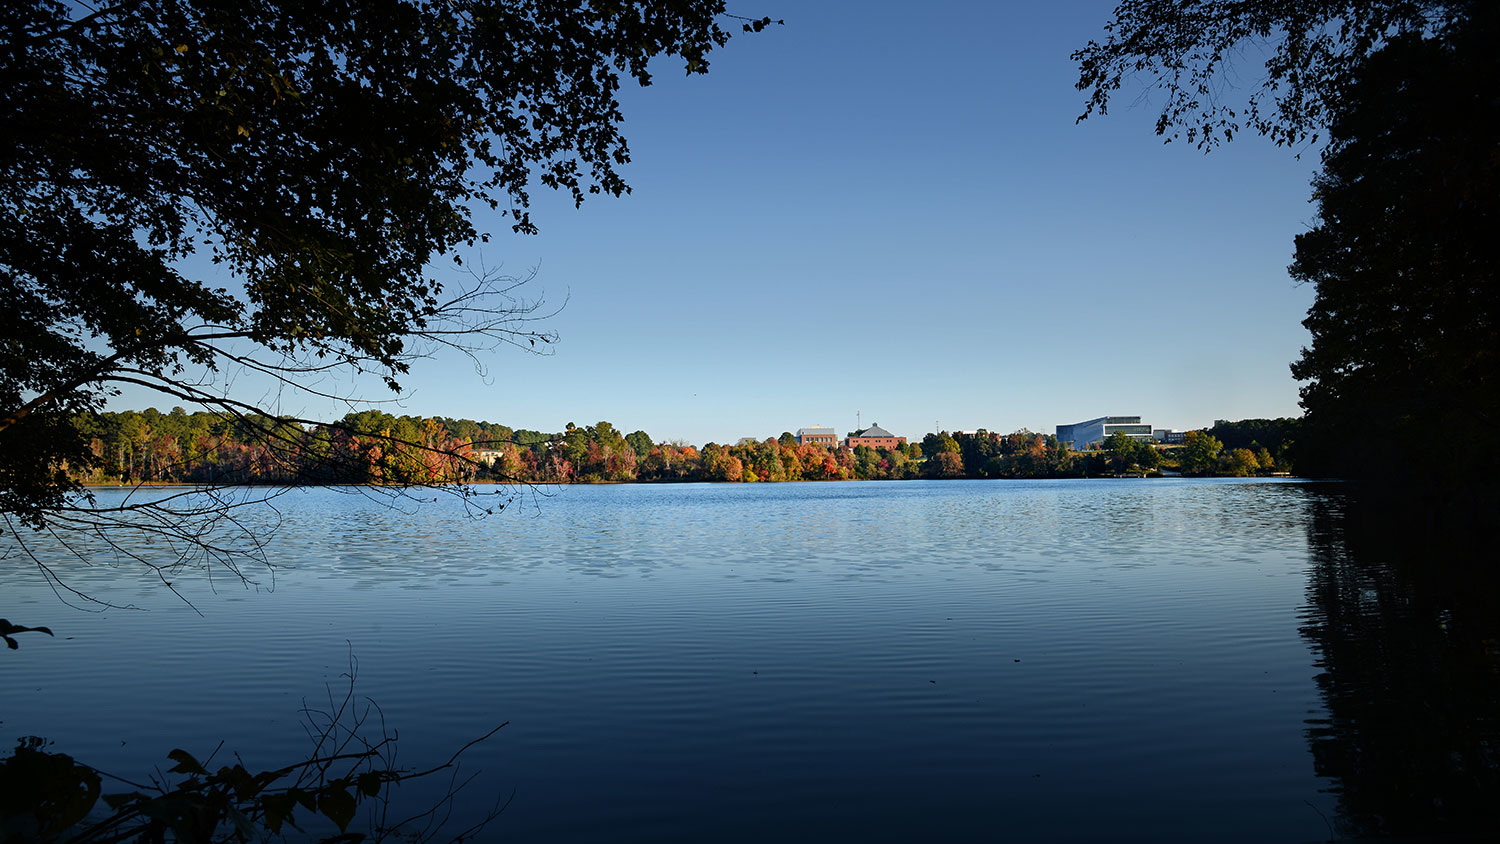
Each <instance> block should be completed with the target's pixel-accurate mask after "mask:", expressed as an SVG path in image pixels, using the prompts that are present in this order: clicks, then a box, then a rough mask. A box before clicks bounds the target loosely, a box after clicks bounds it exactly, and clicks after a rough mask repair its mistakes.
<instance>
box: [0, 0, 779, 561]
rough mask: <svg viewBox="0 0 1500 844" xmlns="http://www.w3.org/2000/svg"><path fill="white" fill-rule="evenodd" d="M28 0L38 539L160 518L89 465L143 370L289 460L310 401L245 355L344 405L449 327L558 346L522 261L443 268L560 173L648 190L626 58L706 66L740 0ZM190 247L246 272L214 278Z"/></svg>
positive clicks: (18, 520) (22, 142)
mask: <svg viewBox="0 0 1500 844" xmlns="http://www.w3.org/2000/svg"><path fill="white" fill-rule="evenodd" d="M0 9H3V10H0V31H3V32H4V33H5V35H4V46H3V48H0V88H3V90H4V92H5V94H4V97H3V98H0V127H3V130H0V131H3V133H4V141H3V143H0V204H3V208H4V212H3V213H0V324H3V332H4V335H3V336H4V338H5V341H4V344H3V345H0V513H3V516H4V517H5V519H6V520H7V521H8V522H10V527H11V529H12V530H14V529H15V528H16V527H18V526H19V525H25V526H29V527H32V528H41V527H47V528H49V529H58V528H68V527H79V526H83V527H90V528H99V527H110V528H114V527H118V526H120V525H121V524H122V523H125V522H130V521H131V520H132V519H133V517H134V516H135V515H139V514H140V512H141V511H140V510H135V511H132V512H130V513H122V512H119V511H117V510H115V511H105V512H103V513H102V514H101V511H99V510H95V509H93V508H92V507H90V506H89V501H88V500H87V497H86V496H80V495H79V489H78V486H77V484H76V482H75V481H74V480H73V477H72V476H71V475H70V474H69V472H68V471H67V468H68V467H74V468H77V467H91V466H94V465H96V463H97V462H98V461H99V460H100V459H101V455H96V454H94V453H93V451H92V450H91V449H90V441H89V439H88V438H87V437H86V436H85V435H84V433H82V432H80V430H79V429H78V428H77V427H76V426H74V425H73V424H72V419H73V418H74V417H75V416H77V415H79V414H89V413H92V412H95V411H97V410H98V409H99V408H100V407H101V406H102V405H103V402H104V401H105V400H106V399H107V398H108V397H109V396H110V395H112V394H113V393H114V392H116V391H117V389H118V388H119V387H121V386H123V385H134V386H136V387H144V388H147V389H149V390H153V391H155V392H157V393H159V394H161V395H164V396H168V397H171V398H172V399H173V400H175V401H179V402H182V403H185V404H195V405H197V406H200V407H203V408H205V409H209V410H215V411H220V412H223V413H224V414H227V415H229V416H233V417H235V418H237V419H238V420H239V421H240V423H241V424H243V425H247V426H251V427H257V428H259V429H261V430H260V432H259V433H260V434H261V435H262V436H263V438H264V440H265V443H266V445H265V448H266V451H265V452H264V454H266V455H270V457H271V459H272V460H273V462H276V461H278V460H283V462H284V455H285V454H286V453H288V452H291V453H295V451H296V449H297V448H298V446H299V444H300V439H299V438H298V437H295V436H293V435H292V433H293V432H292V431H291V430H290V429H291V428H292V427H297V426H305V425H307V424H310V423H311V422H312V420H298V419H287V418H284V417H277V416H276V415H275V414H271V413H268V412H265V411H266V409H265V408H261V407H259V406H257V405H255V404H253V403H246V402H243V401H240V400H238V399H235V398H233V397H230V396H229V395H228V391H227V389H226V388H225V386H224V383H223V381H222V380H221V377H220V376H221V374H222V373H224V372H225V371H226V370H231V369H232V370H248V371H251V372H256V373H260V374H261V375H263V376H267V377H269V378H272V379H275V380H276V381H279V382H280V384H281V386H283V387H288V388H291V389H302V390H307V391H308V392H309V393H310V394H312V395H317V396H323V397H325V398H327V396H324V395H323V393H322V392H321V391H322V390H323V389H324V387H323V386H322V385H323V384H326V383H328V382H327V380H326V379H327V377H328V375H329V373H330V372H337V371H342V372H344V373H355V372H367V373H374V374H377V375H379V376H380V377H381V378H382V379H383V380H384V382H385V384H386V385H387V386H388V387H389V388H390V389H391V390H393V391H399V389H400V383H399V380H398V379H399V378H400V377H401V376H402V375H403V374H404V373H406V372H407V370H408V366H409V364H410V361H411V360H412V358H413V357H415V356H420V355H423V354H426V353H428V352H430V351H431V350H433V349H434V348H437V347H444V346H446V347H453V348H457V349H459V350H461V351H463V352H466V353H468V354H470V355H471V356H473V355H477V354H479V353H481V352H484V351H488V350H490V349H492V348H494V347H496V346H498V345H503V344H513V345H519V346H520V347H521V348H523V349H528V350H529V349H535V348H541V347H545V346H546V345H547V344H549V343H550V342H551V341H552V339H553V338H552V336H551V335H550V334H549V333H547V332H545V331H541V330H538V329H537V328H536V327H535V324H534V323H533V321H532V320H534V319H535V318H537V317H538V316H540V314H539V312H538V311H537V308H538V303H537V302H536V301H534V300H531V299H527V298H525V297H523V295H522V291H521V290H520V288H519V285H520V283H521V282H522V281H524V279H520V280H517V279H508V278H499V277H496V276H494V275H493V274H490V273H487V272H484V271H482V270H481V271H478V272H474V273H472V274H470V276H469V280H468V281H467V282H465V283H462V284H458V285H456V286H455V285H445V284H444V283H443V281H442V280H440V279H439V278H438V277H437V273H435V272H434V271H433V270H432V269H431V266H430V265H431V263H432V262H433V261H434V260H435V259H438V258H448V259H451V260H452V261H453V262H454V263H455V264H457V263H460V262H461V259H460V255H459V251H460V250H462V249H466V248H470V247H475V246H477V245H478V244H480V243H482V242H483V241H485V240H486V239H487V234H486V232H485V230H484V229H483V227H482V224H480V223H477V222H476V220H475V217H474V214H475V212H474V209H476V208H485V207H488V208H489V209H493V210H498V211H499V213H500V215H501V219H502V220H505V221H506V222H508V223H509V224H510V225H511V227H512V228H514V229H515V230H516V231H520V232H531V231H534V230H535V229H536V226H535V224H534V223H533V221H532V220H531V218H530V216H529V214H528V211H527V208H528V203H529V199H530V190H531V189H532V187H533V186H534V185H536V184H541V185H544V186H546V187H549V188H552V189H556V190H560V191H563V192H565V193H567V194H568V195H570V196H571V197H572V198H573V200H574V201H575V202H578V203H581V202H582V201H583V200H584V198H585V197H587V196H588V195H590V194H600V193H604V194H611V195H619V194H621V193H624V192H626V191H627V190H628V186H627V185H626V183H625V181H624V179H623V178H622V176H621V175H620V172H619V168H620V166H621V165H623V164H624V163H626V162H627V161H628V160H629V149H628V147H627V146H626V142H625V138H624V136H623V135H622V134H621V129H620V122H621V112H620V104H619V100H618V96H617V94H618V89H619V86H620V84H621V81H622V79H626V78H633V79H634V80H636V81H637V82H638V83H639V84H642V85H646V84H649V83H650V81H651V70H650V63H651V60H652V59H653V58H655V57H659V56H674V57H677V58H678V59H679V60H680V61H681V62H682V65H681V66H683V67H685V69H686V71H687V72H688V73H703V72H705V71H706V70H707V68H708V61H707V56H708V54H709V53H710V52H711V51H712V50H713V49H714V48H716V47H719V46H722V45H723V44H724V43H725V42H726V41H727V40H728V38H729V35H728V33H727V31H726V30H724V29H723V28H721V27H720V25H719V20H720V16H721V15H722V13H723V11H724V3H723V0H676V2H666V3H659V2H646V0H624V2H619V3H607V4H568V3H555V2H552V1H551V0H453V2H443V3H424V2H416V0H359V1H358V2H354V0H341V1H340V2H329V3H292V2H285V0H216V2H201V0H132V2H105V3H102V4H98V5H88V4H65V3H58V2H51V0H18V2H13V3H6V4H4V6H3V7H0ZM767 23H769V21H768V20H760V21H745V22H744V24H743V27H744V29H746V30H759V29H762V28H763V27H764V26H765V25H766V24H767ZM190 256H198V257H199V258H201V259H207V260H211V261H212V262H213V263H216V264H219V265H221V266H222V267H223V268H224V269H226V270H227V271H228V272H229V273H231V274H232V276H233V277H234V279H235V284H234V285H232V286H229V287H216V286H215V284H214V283H213V282H211V281H209V280H208V278H207V277H206V276H203V275H198V274H197V273H201V271H202V270H201V268H202V266H203V263H202V262H200V263H194V262H189V261H187V259H188V258H189V257H190ZM477 364H478V360H477V358H476V365H477ZM275 392H276V391H275V390H273V391H272V395H274V394H275ZM334 398H343V399H349V400H354V399H357V398H358V397H357V396H334ZM393 436H394V435H393ZM416 442H417V443H420V444H421V445H423V446H424V447H427V444H426V443H422V442H421V441H420V440H418V441H416ZM407 444H411V443H407ZM160 457H163V458H165V457H167V456H166V455H162V456H160ZM155 459H156V457H153V460H155ZM226 504H227V502H224V501H220V502H217V503H211V504H208V505H194V507H195V509H194V510H192V511H191V512H189V511H187V510H176V511H174V510H172V509H171V508H166V509H161V508H158V509H157V512H155V513H154V514H151V515H150V517H149V518H148V520H147V521H149V522H150V529H151V530H153V531H158V532H161V533H165V534H169V535H170V534H173V533H174V532H175V533H176V535H177V536H178V537H179V538H184V539H189V540H193V539H196V538H198V537H199V536H201V533H200V530H201V527H199V526H189V525H188V523H189V522H192V517H193V516H195V515H196V516H201V517H211V516H212V514H213V513H215V512H219V511H221V510H222V507H223V506H224V505H226ZM147 509H149V507H148V508H147ZM135 523H136V524H139V521H137V522H135Z"/></svg>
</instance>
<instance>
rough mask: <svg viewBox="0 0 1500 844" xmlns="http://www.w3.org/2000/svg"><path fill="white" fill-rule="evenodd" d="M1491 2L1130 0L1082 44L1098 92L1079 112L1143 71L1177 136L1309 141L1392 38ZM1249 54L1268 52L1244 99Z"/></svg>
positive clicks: (1082, 63)
mask: <svg viewBox="0 0 1500 844" xmlns="http://www.w3.org/2000/svg"><path fill="white" fill-rule="evenodd" d="M1482 2H1484V0H1125V2H1121V3H1120V4H1119V5H1118V6H1116V7H1115V10H1114V15H1113V18H1112V19H1111V20H1110V21H1109V22H1108V23H1107V24H1106V25H1105V32H1106V35H1105V37H1104V38H1103V40H1102V41H1090V42H1089V43H1088V45H1087V46H1085V47H1084V48H1083V49H1081V50H1078V51H1076V52H1075V53H1073V60H1074V61H1076V62H1078V65H1079V77H1078V89H1079V90H1081V91H1085V92H1087V93H1088V102H1087V105H1086V106H1085V108H1084V112H1083V114H1082V115H1080V116H1079V118H1078V119H1079V120H1084V119H1086V118H1088V117H1089V116H1090V115H1092V114H1094V113H1096V112H1097V113H1099V114H1105V113H1107V112H1108V110H1109V104H1110V102H1111V100H1113V99H1116V98H1118V97H1119V96H1120V91H1121V89H1122V88H1123V87H1124V86H1125V84H1126V83H1127V82H1128V81H1134V82H1140V83H1142V84H1143V85H1144V86H1146V87H1153V88H1159V89H1161V91H1162V92H1163V93H1164V95H1165V97H1166V99H1165V102H1164V103H1163V104H1162V107H1161V111H1160V113H1159V114H1158V116H1157V120H1156V133H1157V134H1158V135H1163V136H1165V137H1167V139H1168V140H1173V139H1176V138H1182V139H1184V140H1186V141H1187V142H1188V143H1190V144H1194V145H1196V146H1198V147H1199V148H1202V149H1208V148H1211V147H1213V146H1215V145H1216V144H1219V143H1221V142H1224V141H1228V140H1231V139H1233V137H1234V135H1235V133H1236V132H1239V131H1241V130H1242V129H1249V130H1251V131H1254V132H1257V133H1259V134H1262V135H1267V136H1269V137H1270V138H1271V139H1273V140H1274V141H1276V143H1278V144H1284V145H1290V144H1299V143H1302V142H1303V141H1306V140H1309V139H1310V138H1311V139H1315V138H1316V135H1317V133H1318V132H1319V131H1320V130H1321V129H1322V128H1323V126H1325V125H1326V124H1327V123H1328V121H1329V120H1330V118H1331V117H1332V115H1334V114H1336V113H1337V111H1338V107H1339V103H1340V100H1341V98H1342V96H1343V90H1344V88H1345V86H1346V85H1347V84H1348V83H1349V81H1350V80H1351V79H1352V78H1353V76H1354V75H1355V74H1356V73H1357V72H1358V71H1359V69H1360V68H1361V67H1362V66H1363V65H1364V63H1365V61H1366V60H1367V59H1368V58H1369V57H1370V56H1371V55H1372V54H1374V53H1375V52H1377V51H1378V50H1380V49H1381V48H1382V47H1383V46H1385V45H1386V44H1387V43H1389V42H1390V41H1391V39H1393V38H1399V37H1402V36H1405V35H1410V34H1414V33H1442V32H1446V31H1448V30H1449V29H1450V28H1451V27H1453V26H1454V25H1455V23H1456V22H1458V21H1460V20H1461V19H1462V18H1463V17H1464V16H1465V15H1466V14H1467V12H1468V10H1469V8H1470V7H1472V6H1474V5H1476V4H1477V3H1482ZM1252 54H1254V56H1253V59H1251V55H1252ZM1246 59H1251V60H1252V61H1253V60H1260V61H1261V62H1262V68H1261V70H1262V71H1263V76H1261V77H1260V78H1259V79H1254V77H1251V78H1252V79H1254V81H1253V82H1252V84H1251V85H1249V86H1246V87H1248V90H1249V93H1248V95H1246V96H1245V99H1244V100H1243V101H1242V102H1241V101H1239V100H1238V97H1239V96H1241V94H1240V93H1239V90H1240V89H1241V85H1240V84H1239V82H1238V79H1239V77H1240V72H1239V70H1240V69H1239V68H1237V67H1236V64H1237V63H1238V62H1240V61H1242V60H1246ZM1246 75H1249V74H1248V73H1247V74H1246ZM1132 99H1133V97H1132Z"/></svg>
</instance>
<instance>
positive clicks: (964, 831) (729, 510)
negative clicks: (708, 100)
mask: <svg viewBox="0 0 1500 844" xmlns="http://www.w3.org/2000/svg"><path fill="white" fill-rule="evenodd" d="M552 493H553V494H552V495H551V496H550V497H547V498H543V499H530V498H528V499H527V500H526V501H525V502H523V503H521V504H518V505H517V506H515V507H513V508H511V509H508V510H507V511H506V512H505V513H504V514H501V515H495V516H491V517H488V518H483V519H477V520H476V519H470V518H466V517H465V516H464V514H463V510H462V508H461V507H459V506H458V505H457V503H456V502H454V501H452V500H450V499H448V498H447V497H446V496H444V497H441V500H438V501H437V502H435V503H432V504H428V505H423V506H413V505H411V504H410V503H399V504H397V506H394V507H393V506H390V505H389V504H388V503H386V502H383V501H379V500H376V501H372V500H371V499H369V498H367V497H365V496H362V495H360V494H355V493H351V492H349V491H333V490H308V491H301V492H294V493H291V494H289V495H287V496H284V497H282V498H280V499H279V500H278V501H277V504H276V507H277V510H278V511H279V526H278V527H277V528H276V531H275V535H274V537H273V538H272V541H271V545H270V550H269V554H270V557H271V559H272V560H273V561H274V562H275V563H277V564H278V569H277V571H276V573H275V577H274V587H273V580H272V578H271V577H270V576H269V575H268V574H267V573H266V572H264V571H263V570H255V569H254V568H253V567H252V568H251V569H249V571H250V573H251V574H252V576H254V577H255V578H256V579H257V580H258V581H260V583H259V586H258V587H254V588H249V589H247V588H244V587H242V586H241V585H239V584H238V583H237V582H235V581H233V580H230V579H226V578H223V577H221V576H220V577H216V578H215V579H214V581H213V583H212V584H210V582H209V581H208V580H207V579H206V578H205V577H204V576H203V575H202V574H201V573H196V574H195V573H189V572H183V573H181V574H179V575H177V576H176V579H175V580H174V583H175V585H177V586H178V587H179V588H180V589H182V590H183V591H184V593H185V594H186V596H187V597H188V598H190V599H191V600H192V601H193V603H194V604H195V605H196V607H197V608H198V610H200V611H201V613H202V615H201V616H200V615H198V614H196V613H195V612H194V611H193V610H191V609H189V608H187V607H185V606H184V605H183V604H181V603H180V602H177V601H175V599H173V598H172V597H171V595H170V594H168V593H166V592H165V590H164V589H163V588H162V586H161V584H160V583H158V582H154V581H153V579H152V578H150V577H147V576H144V575H143V574H141V573H140V572H139V571H138V570H137V569H135V568H131V567H129V566H122V567H118V568H116V567H109V566H95V567H92V568H87V569H83V568H80V567H79V566H78V565H77V564H76V563H69V562H67V561H66V560H64V559H62V558H61V557H53V558H51V559H54V560H55V561H56V564H57V567H58V570H59V571H60V572H61V573H62V574H63V576H64V577H65V578H66V579H67V580H68V582H69V583H70V584H71V585H73V586H76V587H77V588H79V589H81V590H82V591H84V592H87V593H90V594H95V595H99V596H105V597H108V598H109V599H111V600H113V601H115V602H117V603H133V604H135V605H137V606H140V607H143V608H144V610H142V611H136V610H110V611H108V612H104V613H98V614H90V613H83V612H78V611H74V610H71V609H67V608H65V607H63V606H62V605H61V604H59V602H58V599H57V598H56V597H55V596H54V595H53V593H52V591H51V590H50V589H49V588H48V587H47V586H46V585H45V584H44V583H43V581H42V579H41V578H40V576H39V575H38V574H37V573H36V572H35V570H34V569H31V568H27V567H26V565H25V564H24V561H22V560H21V559H20V558H18V557H16V556H15V555H14V554H12V556H11V557H10V558H9V559H8V560H7V562H6V565H5V567H4V568H3V570H0V589H3V596H0V610H3V611H4V613H6V614H7V615H9V616H10V617H11V618H12V619H13V620H15V621H17V622H20V623H46V624H50V626H51V627H52V628H53V629H54V630H55V631H56V632H57V634H58V638H57V639H56V640H46V639H45V638H41V637H37V638H33V639H27V640H24V641H23V647H22V648H21V650H19V651H16V652H12V653H8V654H7V655H6V658H5V659H4V660H3V661H0V672H3V675H0V676H3V678H4V682H3V684H0V741H4V742H5V743H6V744H9V743H11V742H13V740H14V739H15V738H16V737H17V736H21V735H29V734H34V735H43V736H47V737H50V738H52V739H54V740H55V741H56V743H57V744H56V748H57V749H59V750H62V751H65V752H68V753H72V754H74V755H75V756H77V757H79V758H81V759H85V760H88V761H91V762H93V763H94V764H97V765H99V766H101V767H104V768H106V769H110V770H112V771H132V772H137V771H144V770H148V769H149V767H150V766H151V765H154V764H160V763H162V760H163V756H164V754H165V752H166V750H168V749H170V748H172V747H175V746H183V747H188V748H190V749H194V750H201V751H202V752H203V753H204V754H206V752H207V751H208V750H211V749H212V748H213V747H214V746H215V745H216V744H217V743H218V742H219V741H220V740H221V739H222V740H224V741H225V747H226V748H237V749H238V750H239V752H240V753H241V755H243V756H244V757H245V759H246V761H247V763H249V764H252V765H254V764H257V763H259V764H260V765H261V766H262V767H272V766H274V765H278V764H282V763H283V762H284V761H286V757H289V756H294V755H295V754H296V753H299V752H301V751H302V750H303V749H304V747H305V744H306V739H305V737H304V736H303V733H302V729H301V727H300V722H299V716H298V713H297V709H298V706H299V703H300V701H301V700H302V699H303V698H304V697H306V698H312V699H317V698H318V696H320V695H323V694H324V692H323V689H324V686H325V684H330V683H331V684H333V685H334V686H335V687H337V686H338V684H339V683H340V682H341V681H340V680H339V674H340V672H342V671H344V670H345V669H346V665H347V661H348V657H349V652H350V650H351V649H352V651H353V654H354V656H355V657H356V658H357V660H358V663H359V676H358V691H359V692H360V693H361V694H363V695H366V696H368V697H370V698H372V699H374V700H376V701H378V703H379V704H380V707H381V709H382V710H383V712H384V716H385V719H386V722H387V724H389V725H391V726H393V727H394V728H395V729H397V730H399V734H400V741H401V748H402V753H403V757H404V760H405V761H406V762H408V763H410V764H413V765H418V764H422V763H424V762H431V761H439V760H441V759H442V758H445V757H446V755H447V753H449V752H451V751H452V750H453V749H455V748H456V747H457V746H458V745H461V744H462V743H463V742H464V741H466V740H468V739H469V738H472V737H474V736H476V735H478V734H481V733H483V732H485V731H486V730H488V729H489V728H490V727H493V726H494V725H495V724H498V723H500V722H502V721H508V722H510V723H509V726H507V727H506V728H505V729H503V730H501V731H500V733H499V734H497V735H496V737H495V738H494V739H491V740H490V741H489V742H486V743H485V744H483V745H481V746H479V747H477V748H476V749H475V750H474V751H472V752H471V758H470V760H469V768H470V769H482V770H483V777H482V778H481V780H480V781H479V782H480V784H481V786H482V788H483V789H487V790H485V791H483V793H480V787H479V786H476V787H475V788H474V791H473V792H472V795H471V799H472V801H473V805H476V806H477V805H481V804H482V805H484V806H487V805H488V804H489V801H490V800H492V799H493V797H494V795H495V794H496V793H497V792H498V793H503V794H504V795H506V796H509V795H510V794H511V793H512V792H513V793H514V797H513V799H512V802H511V804H510V806H509V808H508V809H507V810H506V811H505V813H504V814H503V815H502V816H501V817H500V818H499V819H498V820H497V821H496V822H495V823H494V824H493V825H492V826H491V827H490V830H489V831H490V833H492V834H494V835H497V836H503V837H505V838H507V839H508V840H512V841H594V840H614V841H625V840H641V841H666V840H678V841H690V840H746V841H754V840H778V839H802V840H819V839H821V840H828V839H844V840H863V841H875V840H883V841H910V840H921V839H924V838H926V839H930V838H947V839H955V838H959V839H970V840H979V839H992V840H998V839H1004V838H1016V839H1027V840H1054V841H1063V840H1098V839H1112V840H1141V841H1159V840H1179V841H1188V840H1195V841H1196V840H1217V841H1235V840H1241V841H1267V840H1275V841H1316V840H1323V839H1326V838H1327V837H1328V835H1329V826H1328V825H1327V824H1326V823H1325V817H1328V818H1330V819H1331V818H1332V817H1333V816H1334V815H1335V814H1336V809H1337V807H1336V799H1335V797H1334V796H1333V795H1332V794H1330V793H1329V791H1328V789H1329V788H1330V781H1329V780H1328V779H1325V778H1321V777H1320V776H1318V773H1317V771H1315V768H1314V759H1313V756H1312V755H1311V754H1310V753H1309V743H1308V730H1309V722H1318V721H1319V719H1322V718H1323V717H1324V709H1323V703H1322V701H1321V699H1320V696H1319V687H1318V684H1317V683H1316V682H1315V681H1314V677H1315V676H1317V675H1319V674H1320V673H1321V672H1322V668H1320V666H1319V665H1318V664H1317V655H1316V654H1315V652H1314V649H1313V646H1312V645H1311V644H1310V642H1309V640H1308V639H1307V638H1306V637H1305V636H1304V635H1302V634H1301V633H1300V632H1299V631H1300V630H1301V628H1302V626H1303V625H1304V624H1305V623H1306V621H1307V619H1306V616H1307V613H1308V607H1307V601H1308V589H1309V575H1310V569H1311V566H1312V565H1313V563H1312V560H1311V556H1310V540H1309V523H1310V519H1311V515H1310V513H1311V512H1312V510H1313V508H1314V507H1315V506H1317V505H1318V504H1319V502H1321V501H1324V500H1325V499H1327V498H1328V497H1329V496H1331V495H1335V494H1336V487H1332V486H1320V485H1310V484H1302V483H1280V482H1263V481H1262V482H1240V481H1227V480H1224V481H1214V480H1208V481H1186V480H1140V481H1131V480H1111V481H1047V482H1034V483H1032V482H983V481H975V482H942V483H932V482H928V483H924V482H906V483H828V484H777V485H769V484H762V485H753V484H747V485H684V486H646V485H635V486H601V487H571V488H565V489H560V490H553V491H552ZM101 494H102V495H105V496H111V495H120V494H121V493H118V492H113V491H104V492H102V493H101ZM252 518H253V519H262V520H265V521H264V524H262V523H261V522H252V524H253V525H255V526H256V529H257V530H258V531H263V532H265V533H267V534H269V532H270V528H271V521H270V514H260V515H257V516H253V517H252ZM40 553H42V554H43V555H44V556H45V555H46V554H49V553H54V552H52V551H49V550H48V549H47V548H46V547H45V544H44V545H43V547H41V550H40ZM211 586H212V587H213V588H212V589H211V588H210V587H211ZM38 638H40V639H41V640H40V641H38V640H37V639H38ZM466 799H469V798H466ZM470 808H472V806H471V807H470Z"/></svg>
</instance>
